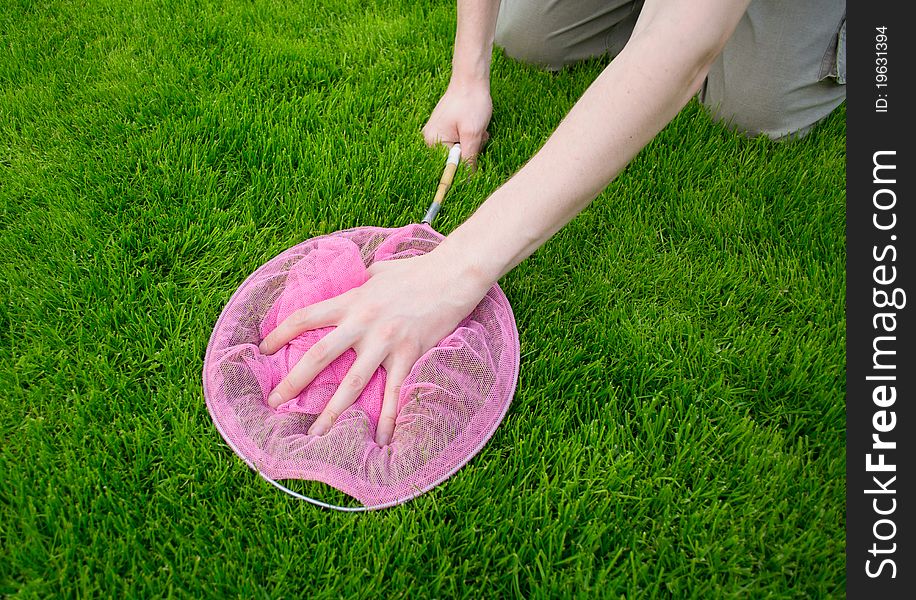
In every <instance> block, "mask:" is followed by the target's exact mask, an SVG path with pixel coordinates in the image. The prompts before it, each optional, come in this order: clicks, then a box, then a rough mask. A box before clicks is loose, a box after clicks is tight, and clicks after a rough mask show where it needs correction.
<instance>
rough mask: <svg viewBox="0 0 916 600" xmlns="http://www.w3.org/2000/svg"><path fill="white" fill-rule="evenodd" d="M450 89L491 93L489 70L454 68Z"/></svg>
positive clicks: (456, 66)
mask: <svg viewBox="0 0 916 600" xmlns="http://www.w3.org/2000/svg"><path fill="white" fill-rule="evenodd" d="M448 87H449V88H452V89H463V90H477V91H485V92H487V93H489V92H490V72H489V69H485V70H481V69H480V68H479V67H477V68H473V67H459V66H458V65H455V66H454V67H452V76H451V78H450V79H449V82H448Z"/></svg>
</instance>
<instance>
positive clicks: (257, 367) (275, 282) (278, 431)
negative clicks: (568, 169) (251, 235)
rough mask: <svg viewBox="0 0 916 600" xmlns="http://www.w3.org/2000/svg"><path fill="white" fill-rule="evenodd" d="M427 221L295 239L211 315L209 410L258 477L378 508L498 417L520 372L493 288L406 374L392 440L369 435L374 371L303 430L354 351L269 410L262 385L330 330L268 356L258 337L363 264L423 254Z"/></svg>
mask: <svg viewBox="0 0 916 600" xmlns="http://www.w3.org/2000/svg"><path fill="white" fill-rule="evenodd" d="M441 239H442V237H441V236H440V235H439V234H438V233H436V232H435V231H434V230H432V229H431V228H430V227H428V226H426V225H409V226H407V227H402V228H399V229H382V228H377V227H361V228H357V229H350V230H346V231H341V232H337V233H333V234H330V235H326V236H322V237H317V238H313V239H310V240H306V241H304V242H302V243H301V244H298V245H296V246H294V247H292V248H290V249H289V250H287V251H286V252H283V253H282V254H280V255H279V256H277V257H276V258H274V259H273V260H271V261H269V262H267V263H266V264H264V265H263V266H262V267H260V268H259V269H258V270H257V271H255V272H254V273H253V274H252V275H251V276H250V277H249V278H248V279H247V280H246V281H245V282H244V283H243V284H242V285H241V287H240V288H239V289H238V290H237V291H236V292H235V294H234V295H233V296H232V298H231V299H230V300H229V303H228V304H227V305H226V308H225V309H224V310H223V312H222V314H221V315H220V318H219V320H218V321H217V323H216V327H215V328H214V330H213V335H212V336H211V337H210V344H209V346H208V347H207V355H206V358H205V360H204V373H203V379H204V395H205V396H206V400H207V408H208V409H209V411H210V414H211V416H212V417H213V420H214V422H215V423H216V426H217V428H218V429H219V431H220V433H221V434H222V435H223V437H224V438H225V439H226V441H227V442H228V443H229V445H230V446H231V447H232V448H233V449H234V450H235V451H236V452H237V453H238V454H239V455H240V456H241V457H242V458H243V459H244V460H245V461H246V462H247V463H248V464H249V465H250V466H251V467H252V468H254V469H255V470H257V471H258V472H260V473H261V474H262V475H264V476H265V477H267V478H269V479H272V480H278V479H306V480H316V481H322V482H324V483H327V484H328V485H331V486H333V487H335V488H337V489H338V490H340V491H342V492H344V493H346V494H349V495H350V496H352V497H354V498H356V499H357V500H358V501H360V502H361V503H362V504H363V505H364V506H366V507H371V508H380V507H383V506H390V505H393V504H397V503H399V502H403V501H405V500H408V499H410V498H413V497H415V496H416V495H418V494H420V493H423V492H425V491H427V490H429V489H430V488H432V487H433V486H435V485H437V484H438V483H440V482H441V481H443V480H444V479H446V478H447V477H449V476H450V475H451V474H452V473H454V472H455V471H457V470H458V469H459V468H460V467H461V466H463V465H464V464H465V463H466V462H467V461H468V460H470V459H471V457H472V456H474V454H476V453H477V452H478V451H479V450H480V448H481V447H482V446H483V444H484V443H485V442H486V441H487V440H488V439H489V438H490V436H491V435H492V434H493V432H494V431H495V429H496V427H497V425H499V423H500V421H501V420H502V418H503V416H504V415H505V413H506V409H507V408H508V407H509V403H510V401H511V399H512V395H513V394H514V392H515V385H516V381H517V379H518V365H519V343H518V332H517V330H516V327H515V319H514V317H513V315H512V309H511V307H510V306H509V302H508V300H507V299H506V296H505V295H504V294H503V292H502V290H500V289H499V286H496V285H494V286H493V287H492V288H491V289H490V291H489V292H488V293H487V295H486V296H485V297H484V298H483V300H481V302H480V304H479V305H478V306H477V307H476V308H475V309H474V311H473V312H472V313H471V314H470V315H468V316H467V318H465V319H464V320H463V321H462V322H461V323H460V324H459V325H458V328H457V329H456V330H455V332H454V333H452V334H451V335H449V336H447V337H445V338H444V339H442V340H441V341H440V342H439V344H438V345H437V346H436V347H435V348H433V349H431V350H430V351H429V352H427V353H426V354H425V355H423V356H422V357H421V358H420V360H418V361H417V363H416V364H415V365H414V367H413V369H412V370H411V372H410V375H409V376H408V377H407V379H406V380H405V381H404V385H403V387H402V389H401V395H400V398H399V400H398V416H397V421H396V424H395V430H394V437H393V438H392V441H391V443H390V444H389V445H388V446H385V447H380V446H378V445H377V444H376V443H375V428H376V425H377V423H378V418H379V413H380V411H381V406H382V397H383V393H384V387H385V371H384V369H382V368H379V369H378V371H376V373H375V375H374V376H373V377H372V378H371V379H370V381H369V383H368V385H367V386H366V389H365V390H364V391H363V393H362V394H361V395H360V396H359V398H358V400H357V401H356V403H355V404H353V406H351V407H350V408H349V409H347V410H346V411H344V413H343V414H342V415H341V416H340V417H339V418H338V420H337V422H336V423H335V424H334V426H333V427H332V428H331V430H330V431H329V432H328V433H327V434H325V435H324V436H322V437H317V436H309V435H306V431H307V430H308V428H309V426H311V424H312V423H313V422H314V420H315V419H316V418H317V416H318V414H319V413H320V412H321V410H322V409H323V408H324V406H325V404H327V402H328V400H329V399H330V398H331V396H332V394H333V393H334V391H335V390H336V388H337V386H338V385H339V384H340V382H341V380H342V379H343V377H344V375H345V374H346V373H347V371H348V369H349V368H350V366H351V365H352V364H353V361H354V359H355V353H354V352H353V351H352V350H349V351H347V353H345V354H344V355H342V356H341V357H340V358H338V359H337V360H335V361H334V362H333V363H331V364H330V365H329V366H328V367H327V368H326V369H325V370H324V371H323V372H322V373H321V374H319V376H318V377H317V378H316V379H315V381H314V382H312V383H311V384H310V385H309V386H308V387H307V388H306V389H305V390H304V391H303V392H302V394H300V395H299V397H297V398H294V399H293V400H291V401H289V402H287V403H286V404H283V405H282V406H280V407H278V408H277V410H273V409H271V408H270V407H269V406H268V405H267V394H268V393H269V392H270V391H271V390H272V389H273V387H274V386H276V385H277V384H278V383H279V382H280V381H281V380H282V379H283V377H285V376H286V374H287V373H288V372H289V370H290V369H291V368H292V367H293V366H294V365H295V364H296V363H297V362H298V360H299V359H300V358H301V357H302V355H303V354H304V353H305V351H306V350H308V349H309V348H310V347H311V346H312V345H313V344H314V343H315V342H316V341H318V340H319V339H321V338H322V337H323V336H324V335H326V334H327V333H328V332H329V331H330V328H325V329H320V330H316V331H310V332H307V333H304V334H302V335H300V336H299V337H298V338H296V339H295V340H293V341H292V342H291V343H290V344H289V345H288V346H287V347H285V348H283V349H282V350H280V351H279V352H277V353H276V354H274V355H273V356H265V355H262V354H261V353H260V352H259V351H258V344H259V343H260V341H261V340H262V339H263V338H264V337H265V336H266V335H267V334H268V333H269V332H270V331H272V330H273V329H274V328H275V327H276V326H277V325H278V324H279V323H281V322H282V321H283V319H285V318H286V317H287V316H289V315H290V314H291V313H292V312H293V311H295V310H297V309H299V308H302V307H303V306H307V305H310V304H314V303H315V302H319V301H321V300H325V299H327V298H331V297H334V296H337V295H339V294H341V293H343V292H345V291H347V290H349V289H351V288H353V287H356V286H358V285H360V284H362V283H363V282H364V281H365V280H366V277H367V276H366V268H367V267H369V266H370V265H371V264H372V263H373V262H375V261H379V260H396V259H399V258H406V257H410V256H416V255H419V254H423V253H425V252H429V251H430V250H431V249H433V248H434V247H435V246H436V245H437V244H438V243H439V241H440V240H441Z"/></svg>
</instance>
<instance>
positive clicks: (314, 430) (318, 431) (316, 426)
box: [309, 421, 328, 436]
mask: <svg viewBox="0 0 916 600" xmlns="http://www.w3.org/2000/svg"><path fill="white" fill-rule="evenodd" d="M327 432H328V430H327V428H326V427H325V426H324V424H323V423H319V422H318V421H315V422H314V423H313V424H312V426H311V427H310V428H309V435H318V436H321V435H324V434H326V433H327Z"/></svg>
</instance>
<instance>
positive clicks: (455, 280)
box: [427, 232, 499, 304]
mask: <svg viewBox="0 0 916 600" xmlns="http://www.w3.org/2000/svg"><path fill="white" fill-rule="evenodd" d="M455 233H456V232H453V233H452V235H450V236H449V237H447V238H446V239H445V240H443V241H442V243H441V244H439V246H437V247H436V248H435V249H434V250H433V251H432V252H430V253H429V254H428V255H427V256H428V257H429V258H430V260H432V261H434V268H435V269H436V270H438V271H439V272H440V273H443V274H445V277H446V278H447V280H448V282H449V285H448V287H449V291H450V293H451V294H452V295H453V296H455V297H456V299H458V300H463V301H468V302H471V303H473V304H476V303H477V302H478V301H480V299H481V298H482V297H483V296H484V295H485V294H486V293H487V290H489V289H490V288H491V287H492V286H493V284H494V283H496V281H497V280H498V279H499V274H498V273H497V272H496V270H495V269H493V268H492V267H491V266H488V265H486V264H484V263H482V262H481V261H480V260H479V259H478V257H477V256H476V253H475V252H473V250H469V249H467V245H466V244H464V243H463V241H462V240H460V239H457V240H456V239H452V236H454V235H455Z"/></svg>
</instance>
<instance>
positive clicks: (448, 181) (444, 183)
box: [433, 163, 458, 204]
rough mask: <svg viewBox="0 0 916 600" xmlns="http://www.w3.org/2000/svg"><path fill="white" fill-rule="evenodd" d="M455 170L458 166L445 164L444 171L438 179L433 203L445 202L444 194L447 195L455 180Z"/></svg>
mask: <svg viewBox="0 0 916 600" xmlns="http://www.w3.org/2000/svg"><path fill="white" fill-rule="evenodd" d="M457 170H458V165H456V164H454V163H447V164H446V165H445V170H444V171H442V177H441V178H440V179H439V187H437V188H436V197H435V198H434V199H433V202H435V203H437V204H442V201H443V200H445V194H447V193H448V189H449V188H450V187H452V181H453V180H454V179H455V171H457Z"/></svg>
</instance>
